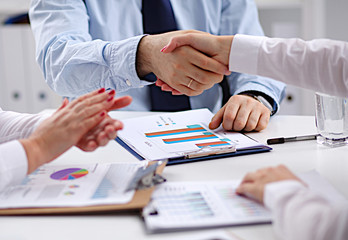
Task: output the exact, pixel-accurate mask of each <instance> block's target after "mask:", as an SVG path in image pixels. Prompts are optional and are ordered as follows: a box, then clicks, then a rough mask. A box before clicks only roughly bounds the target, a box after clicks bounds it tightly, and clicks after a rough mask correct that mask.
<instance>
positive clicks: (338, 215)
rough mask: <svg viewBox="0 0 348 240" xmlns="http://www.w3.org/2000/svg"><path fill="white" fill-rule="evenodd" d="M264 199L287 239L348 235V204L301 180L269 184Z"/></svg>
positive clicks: (275, 222)
mask: <svg viewBox="0 0 348 240" xmlns="http://www.w3.org/2000/svg"><path fill="white" fill-rule="evenodd" d="M284 184H285V185H284ZM264 201H265V205H266V206H267V207H268V208H269V209H270V210H271V211H272V214H273V217H274V220H273V225H274V228H275V231H276V233H277V235H279V236H281V237H282V238H284V239H319V240H320V239H323V240H324V239H347V237H348V229H347V227H346V226H347V224H348V206H347V205H340V206H335V205H333V204H332V203H330V202H329V201H328V200H326V199H325V198H324V197H322V196H319V195H317V194H315V193H313V192H311V191H310V190H309V189H307V188H306V187H304V186H303V185H302V184H301V183H298V182H294V181H291V182H289V181H286V182H278V183H274V184H269V185H266V188H265V197H264Z"/></svg>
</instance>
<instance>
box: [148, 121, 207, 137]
mask: <svg viewBox="0 0 348 240" xmlns="http://www.w3.org/2000/svg"><path fill="white" fill-rule="evenodd" d="M205 131H206V130H205V129H204V128H203V127H202V126H201V125H199V124H195V125H189V126H187V128H182V129H174V130H167V131H160V132H150V133H145V136H146V137H164V136H170V135H177V134H185V133H193V132H205Z"/></svg>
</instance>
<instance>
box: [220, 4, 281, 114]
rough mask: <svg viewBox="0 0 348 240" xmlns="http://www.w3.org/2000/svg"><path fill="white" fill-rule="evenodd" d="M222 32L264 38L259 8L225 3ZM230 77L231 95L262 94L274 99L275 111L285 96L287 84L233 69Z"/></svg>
mask: <svg viewBox="0 0 348 240" xmlns="http://www.w3.org/2000/svg"><path fill="white" fill-rule="evenodd" d="M223 2H224V5H223V10H222V16H221V31H220V33H219V35H234V34H248V35H255V36H263V35H264V33H263V30H262V28H261V25H260V22H259V19H258V13H257V8H256V5H255V2H254V1H252V0H237V1H223ZM232 71H233V73H232V74H231V75H230V76H229V77H228V79H229V84H230V88H231V93H233V94H239V93H242V92H247V91H257V92H261V93H263V94H265V95H267V96H269V97H270V98H272V99H273V101H274V103H275V109H277V110H278V109H279V103H280V101H281V100H282V99H283V98H284V96H285V84H283V83H282V82H278V81H275V80H273V79H270V78H267V77H262V76H256V75H257V74H249V73H248V72H241V71H238V70H235V69H233V70H232Z"/></svg>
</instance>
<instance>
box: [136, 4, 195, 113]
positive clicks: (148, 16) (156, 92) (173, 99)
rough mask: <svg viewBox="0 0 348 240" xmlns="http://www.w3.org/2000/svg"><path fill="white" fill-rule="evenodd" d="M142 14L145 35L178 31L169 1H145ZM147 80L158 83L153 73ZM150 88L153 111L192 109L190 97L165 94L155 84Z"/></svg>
mask: <svg viewBox="0 0 348 240" xmlns="http://www.w3.org/2000/svg"><path fill="white" fill-rule="evenodd" d="M142 14H143V28H144V33H148V34H159V33H164V32H169V31H174V30H177V25H176V21H175V17H174V12H173V9H172V5H171V3H170V1H169V0H143V5H142ZM145 79H146V80H149V81H156V76H155V75H154V74H153V73H151V74H149V75H147V76H146V77H145ZM149 87H150V95H151V110H152V111H162V112H175V111H184V110H189V109H191V106H190V100H189V97H187V96H183V95H182V96H173V95H172V94H171V92H164V91H162V90H161V88H160V87H157V86H155V84H152V85H150V86H149Z"/></svg>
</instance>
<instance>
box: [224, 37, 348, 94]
mask: <svg viewBox="0 0 348 240" xmlns="http://www.w3.org/2000/svg"><path fill="white" fill-rule="evenodd" d="M229 68H230V70H231V71H238V72H243V73H248V74H255V75H256V74H257V75H261V76H266V77H271V78H274V79H277V80H280V81H283V82H286V83H289V84H293V85H296V86H299V87H304V88H308V89H312V90H314V91H318V92H324V93H328V94H331V95H339V96H342V97H346V96H347V92H348V71H347V69H348V43H347V42H341V41H334V40H328V39H317V40H312V41H303V40H301V39H280V38H267V37H255V36H247V35H236V36H235V37H234V39H233V43H232V47H231V51H230V61H229Z"/></svg>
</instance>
